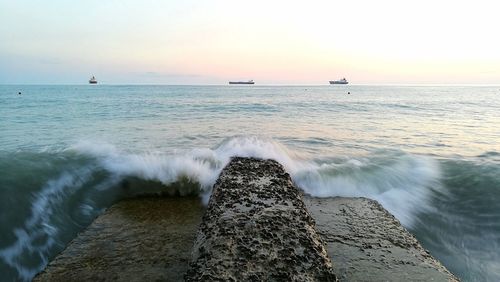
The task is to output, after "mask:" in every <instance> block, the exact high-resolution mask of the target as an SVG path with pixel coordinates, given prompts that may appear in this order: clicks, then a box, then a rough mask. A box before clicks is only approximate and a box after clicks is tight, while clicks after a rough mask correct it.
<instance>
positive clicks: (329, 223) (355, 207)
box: [304, 197, 457, 281]
mask: <svg viewBox="0 0 500 282" xmlns="http://www.w3.org/2000/svg"><path fill="white" fill-rule="evenodd" d="M304 200H305V203H306V205H307V207H308V210H309V212H310V213H311V215H312V216H313V217H314V219H315V220H316V228H317V230H318V232H319V233H320V235H321V237H322V238H323V240H324V241H325V242H326V244H327V249H328V254H329V256H330V258H331V259H332V261H333V263H334V264H333V266H334V271H335V273H336V274H337V277H338V278H339V280H340V281H457V278H456V277H455V276H453V275H452V274H451V273H450V272H449V271H448V270H447V269H446V268H445V267H444V266H443V265H442V264H441V263H439V262H438V261H437V260H435V259H434V258H433V257H432V256H431V255H430V254H429V253H428V252H427V251H426V250H424V249H423V248H422V246H421V245H420V243H419V242H418V241H417V240H416V239H415V237H413V235H411V234H410V233H409V232H408V231H407V230H406V229H405V228H404V227H403V226H401V224H400V223H399V221H398V220H397V219H396V218H394V216H392V215H391V214H390V213H389V212H387V211H386V210H385V209H384V208H383V207H382V206H381V205H380V204H378V203H377V202H376V201H373V200H369V199H366V198H339V197H336V198H324V199H318V198H310V197H305V198H304Z"/></svg>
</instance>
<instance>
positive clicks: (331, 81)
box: [330, 77, 349, 84]
mask: <svg viewBox="0 0 500 282" xmlns="http://www.w3.org/2000/svg"><path fill="white" fill-rule="evenodd" d="M348 83H349V82H348V81H347V79H345V77H344V78H342V79H339V80H330V84H348Z"/></svg>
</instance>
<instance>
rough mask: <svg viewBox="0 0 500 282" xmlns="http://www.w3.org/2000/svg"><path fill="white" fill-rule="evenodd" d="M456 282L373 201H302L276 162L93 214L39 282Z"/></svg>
mask: <svg viewBox="0 0 500 282" xmlns="http://www.w3.org/2000/svg"><path fill="white" fill-rule="evenodd" d="M337 279H338V280H340V281H405V280H406V281H457V280H458V279H457V278H456V277H455V276H453V275H452V274H451V273H450V272H449V271H448V270H446V268H445V267H444V266H442V265H441V264H440V263H439V262H438V261H436V260H435V259H434V258H433V257H432V256H431V255H430V254H429V253H428V252H427V251H426V250H424V249H423V248H422V246H421V245H420V244H419V242H418V241H417V240H416V239H415V238H414V237H413V236H412V235H411V234H410V233H409V232H408V231H407V230H406V229H405V228H403V227H402V226H401V224H400V223H399V222H398V221H397V220H396V219H395V218H394V217H393V216H392V215H391V214H389V213H388V212H387V211H386V210H385V209H384V208H383V207H382V206H380V205H379V204H378V203H377V202H375V201H372V200H368V199H364V198H326V199H318V198H310V197H307V196H306V197H304V196H303V195H302V193H301V192H300V190H298V189H297V188H296V187H295V186H294V185H293V184H292V181H291V179H290V176H289V175H288V174H287V173H286V172H285V171H284V169H283V167H282V166H281V165H280V164H278V163H277V162H275V161H271V160H257V159H252V158H234V159H233V160H232V161H231V162H230V164H229V165H228V166H226V167H225V168H224V170H223V171H222V173H221V175H220V176H219V179H218V180H217V182H216V184H215V185H214V187H213V193H212V195H211V198H210V201H209V204H208V207H206V210H205V208H204V207H202V206H201V204H200V201H199V199H197V198H162V197H153V198H148V197H144V198H137V199H129V200H124V201H122V202H119V203H117V204H115V205H113V206H112V207H110V208H109V209H108V210H107V211H106V212H105V213H104V214H103V215H101V216H100V217H98V218H97V219H96V220H95V221H94V222H93V223H92V224H91V225H90V226H89V227H88V228H87V229H86V230H84V231H83V232H82V233H80V234H79V235H78V237H77V238H75V239H74V240H73V241H72V242H71V243H70V244H69V245H68V247H67V248H66V249H65V250H64V251H63V252H62V253H61V254H59V255H58V256H57V257H56V258H55V259H53V260H52V262H50V264H49V265H48V266H47V268H46V269H45V270H44V271H43V272H42V273H40V274H39V275H38V276H37V277H35V279H34V280H35V281H182V280H186V281H336V280H337Z"/></svg>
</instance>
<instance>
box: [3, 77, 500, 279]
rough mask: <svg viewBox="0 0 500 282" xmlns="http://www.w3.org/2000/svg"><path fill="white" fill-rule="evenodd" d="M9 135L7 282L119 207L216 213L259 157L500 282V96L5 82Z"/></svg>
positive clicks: (488, 89)
mask: <svg viewBox="0 0 500 282" xmlns="http://www.w3.org/2000/svg"><path fill="white" fill-rule="evenodd" d="M18 92H22V94H21V95H18V94H17V93H18ZM347 92H350V93H351V94H347ZM0 132H1V133H0V273H2V276H1V277H0V280H5V281H12V280H30V279H31V278H32V277H33V276H34V275H35V274H36V273H37V272H39V271H40V270H41V269H43V267H44V266H45V265H46V264H47V262H48V261H49V260H50V259H51V258H52V257H53V256H55V255H56V254H57V253H58V252H60V251H61V250H62V249H63V248H64V247H65V245H66V244H67V243H68V242H69V241H70V240H71V239H72V238H74V237H75V236H76V234H77V232H79V231H80V230H82V229H83V228H85V227H86V226H87V225H88V224H89V223H90V222H91V221H92V219H93V218H94V217H95V216H97V215H99V214H100V213H101V212H102V211H103V210H104V209H105V208H106V207H108V206H110V205H111V204H112V203H114V202H115V201H117V200H119V199H121V198H123V197H127V196H131V195H135V194H141V193H157V192H162V193H165V194H169V195H175V196H178V195H180V196H183V195H192V194H196V195H199V196H200V200H202V201H207V199H208V197H209V195H210V189H211V186H212V184H213V183H214V182H215V180H216V178H217V176H218V173H219V172H220V171H221V169H222V168H223V167H224V165H225V164H226V163H227V162H228V161H229V159H230V157H232V156H254V157H261V158H272V159H275V160H277V161H279V162H280V163H281V164H283V165H284V166H285V168H286V169H287V171H288V172H289V173H290V174H291V176H292V179H293V181H294V182H295V183H296V185H297V186H298V187H300V188H301V189H302V190H303V191H304V192H305V193H307V194H310V195H312V196H314V197H330V196H363V197H368V198H372V199H375V200H378V201H379V202H380V203H381V204H382V205H383V206H384V207H385V208H387V209H388V210H389V211H390V212H391V213H392V214H394V215H395V216H396V217H397V218H398V219H399V220H400V221H401V223H402V224H403V225H404V226H405V227H406V228H407V229H408V230H409V231H410V232H412V233H413V234H414V235H415V236H416V237H417V238H418V239H419V240H420V242H421V243H422V245H423V246H424V247H425V248H426V249H428V250H429V251H430V252H431V254H432V255H433V256H434V257H436V258H437V259H438V260H440V261H441V262H442V263H443V264H444V265H445V266H446V267H447V268H448V269H449V270H450V271H452V272H453V273H454V274H456V275H457V276H458V277H460V278H461V279H462V280H464V281H500V142H499V140H500V87H499V86H481V87H480V86H357V85H336V86H329V85H328V86H257V85H254V86H107V85H78V86H69V85H65V86H35V85H15V86H7V85H3V86H0Z"/></svg>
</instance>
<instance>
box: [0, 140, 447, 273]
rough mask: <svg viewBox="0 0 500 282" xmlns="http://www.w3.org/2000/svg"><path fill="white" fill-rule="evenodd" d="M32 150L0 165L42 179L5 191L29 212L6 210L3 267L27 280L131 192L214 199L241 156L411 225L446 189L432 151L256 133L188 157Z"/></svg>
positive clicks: (95, 145)
mask: <svg viewBox="0 0 500 282" xmlns="http://www.w3.org/2000/svg"><path fill="white" fill-rule="evenodd" d="M11 154H12V153H11ZM16 154H21V153H16ZM23 154H25V156H24V157H23V158H18V159H19V161H18V163H15V164H12V163H11V161H10V160H12V159H13V158H14V156H12V155H8V154H7V155H6V154H4V155H2V156H1V162H0V169H1V170H3V171H9V170H10V171H11V172H12V173H13V174H15V172H17V171H19V170H28V171H29V170H31V173H33V174H35V173H37V175H34V177H36V178H37V179H40V180H39V181H40V183H39V184H38V186H36V183H35V184H33V185H30V186H29V187H26V189H27V190H29V191H31V193H29V194H28V195H29V196H27V197H26V198H24V199H22V201H21V203H24V205H19V206H15V204H14V202H16V203H19V201H18V200H19V199H16V198H15V197H17V196H15V195H14V193H15V191H14V190H15V189H14V188H16V189H19V187H15V186H19V185H20V184H19V183H22V182H23V179H20V178H17V179H16V178H11V179H10V180H9V179H7V183H4V184H5V185H6V187H7V186H9V187H13V188H12V189H5V190H4V191H0V192H1V193H3V195H2V197H4V198H5V199H7V201H9V199H10V202H7V206H5V207H7V208H8V207H9V205H10V207H12V208H13V209H21V210H22V211H23V212H21V214H24V215H25V216H24V217H21V218H20V217H18V216H17V217H16V216H15V215H12V216H10V217H9V216H7V218H6V219H5V222H2V223H8V224H3V227H1V228H2V230H1V231H2V233H3V234H8V236H6V238H5V239H3V238H2V241H1V242H0V259H1V261H2V262H3V264H4V265H1V264H0V271H1V272H9V273H13V272H16V273H17V276H18V277H19V278H20V279H22V280H29V279H31V278H32V277H33V276H34V275H36V273H37V272H39V271H40V270H41V269H43V268H44V266H45V265H46V264H47V261H48V259H49V258H50V257H51V256H53V255H54V254H56V253H58V252H59V251H61V250H62V249H63V248H64V246H65V245H66V244H67V242H69V241H70V240H71V239H72V238H73V237H74V236H75V235H76V233H77V232H78V231H79V230H81V229H82V228H83V227H84V226H86V225H88V224H89V223H90V222H91V221H92V219H93V218H94V217H95V216H97V215H98V214H100V213H101V212H102V211H103V210H104V209H105V208H106V207H108V206H109V205H111V204H112V203H113V202H115V201H116V200H118V199H120V198H122V197H127V196H131V195H136V194H143V193H166V194H169V195H180V196H184V195H193V194H197V195H200V196H201V197H202V199H203V201H205V202H207V200H208V198H209V195H210V192H211V187H212V185H213V184H214V183H215V181H216V179H217V177H218V175H219V173H220V171H221V170H222V168H223V167H224V166H225V165H226V164H227V163H228V162H229V160H230V158H231V157H233V156H241V157H256V158H266V159H274V160H276V161H278V162H279V163H281V164H282V165H283V166H284V167H285V169H286V170H287V171H288V172H289V173H290V175H291V177H292V180H293V181H294V182H295V183H296V184H297V186H298V187H300V188H301V189H302V190H303V191H304V192H305V193H306V194H309V195H311V196H313V197H333V196H343V197H346V196H347V197H367V198H371V199H375V200H377V201H379V202H380V203H381V204H382V205H383V206H384V207H385V208H387V209H388V210H389V211H390V212H391V213H392V214H394V215H395V216H396V217H397V218H398V219H399V220H400V221H401V222H402V223H403V225H405V226H407V227H411V226H413V225H414V224H415V221H416V219H417V217H416V216H415V215H416V214H417V213H419V212H424V211H426V210H431V209H433V207H432V203H431V200H432V191H433V190H436V189H438V190H439V189H440V177H441V172H440V168H439V165H438V163H437V162H436V161H435V160H433V159H431V158H428V157H424V156H418V155H412V154H407V153H403V152H394V151H383V152H382V151H381V152H377V153H374V154H373V155H370V156H365V157H351V158H345V157H344V158H306V157H304V156H302V155H300V154H298V153H297V152H292V151H290V150H288V149H287V148H286V147H285V146H283V145H281V144H280V143H278V142H276V141H274V140H272V139H267V138H261V137H254V136H250V137H249V136H237V137H233V138H229V139H226V140H224V141H223V142H222V143H221V144H219V145H218V146H217V147H216V148H214V149H208V148H198V149H193V150H190V151H186V152H184V153H170V154H169V153H165V152H145V153H142V152H141V153H130V152H126V151H123V150H120V149H119V148H117V147H116V146H113V145H111V144H107V143H101V142H91V141H82V142H79V143H77V144H75V145H73V146H71V147H69V148H67V149H65V150H61V151H56V152H40V153H30V154H31V155H30V154H28V153H23ZM17 157H18V156H17ZM33 160H38V161H35V162H34V161H33ZM40 162H41V163H42V164H40ZM54 171H56V173H54ZM30 189H31V190H30ZM9 193H11V194H9ZM3 214H5V212H3ZM9 214H10V213H9ZM12 222H15V224H12Z"/></svg>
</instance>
